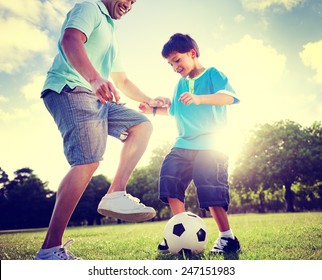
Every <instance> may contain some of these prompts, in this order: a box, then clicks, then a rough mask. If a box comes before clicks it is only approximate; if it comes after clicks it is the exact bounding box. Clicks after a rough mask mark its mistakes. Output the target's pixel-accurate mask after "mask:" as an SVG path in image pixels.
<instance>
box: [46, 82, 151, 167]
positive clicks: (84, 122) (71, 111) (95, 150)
mask: <svg viewBox="0 0 322 280" xmlns="http://www.w3.org/2000/svg"><path fill="white" fill-rule="evenodd" d="M42 98H43V100H44V103H45V106H46V108H47V110H48V111H49V112H50V114H51V115H52V117H53V118H54V120H55V122H56V124H57V126H58V129H59V131H60V133H61V135H62V137H63V143H64V153H65V156H66V158H67V160H68V162H69V164H70V165H71V166H75V165H81V164H89V163H93V162H97V161H100V160H102V159H103V154H104V152H105V149H106V141H107V136H108V135H110V136H113V137H115V138H118V139H120V140H121V141H126V138H127V135H128V134H127V130H128V129H129V128H130V127H132V126H134V125H137V124H139V123H142V122H147V121H149V120H148V119H147V117H146V116H144V115H143V114H140V113H139V112H136V111H134V110H132V109H129V108H126V107H125V106H124V105H120V104H116V103H113V102H110V103H107V104H106V105H104V104H102V103H101V102H100V101H99V100H98V98H97V97H96V95H95V94H94V93H93V92H92V91H90V90H88V89H86V88H83V87H75V88H74V89H71V88H70V87H68V86H65V87H64V88H63V90H62V91H61V93H59V94H58V93H57V92H55V91H52V90H46V91H45V92H43V93H42Z"/></svg>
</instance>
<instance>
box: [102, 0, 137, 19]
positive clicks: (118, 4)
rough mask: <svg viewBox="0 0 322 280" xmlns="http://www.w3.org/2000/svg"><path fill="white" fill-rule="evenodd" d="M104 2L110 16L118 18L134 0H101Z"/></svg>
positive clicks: (129, 8) (128, 9)
mask: <svg viewBox="0 0 322 280" xmlns="http://www.w3.org/2000/svg"><path fill="white" fill-rule="evenodd" d="M102 2H103V3H104V4H105V6H106V8H107V10H108V12H109V14H110V16H111V18H113V19H120V18H121V17H122V16H124V15H125V14H126V13H128V12H129V11H130V10H131V9H132V5H133V4H134V3H135V2H136V0H133V1H131V0H102Z"/></svg>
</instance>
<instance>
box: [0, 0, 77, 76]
mask: <svg viewBox="0 0 322 280" xmlns="http://www.w3.org/2000/svg"><path fill="white" fill-rule="evenodd" d="M70 7H71V4H70V1H69V0H68V1H67V0H55V1H44V2H43V1H39V0H15V1H6V0H0V30H1V45H0V72H6V73H14V72H15V73H16V72H18V71H19V70H20V69H21V67H22V66H24V65H25V63H27V62H28V60H30V59H32V58H33V55H35V54H40V55H42V57H43V58H46V56H48V54H49V53H50V52H51V51H52V50H53V49H55V48H56V41H57V38H56V36H57V33H58V31H59V29H60V27H61V24H62V21H63V20H64V18H65V15H66V13H67V11H68V10H69V9H70ZM51 37H55V38H51Z"/></svg>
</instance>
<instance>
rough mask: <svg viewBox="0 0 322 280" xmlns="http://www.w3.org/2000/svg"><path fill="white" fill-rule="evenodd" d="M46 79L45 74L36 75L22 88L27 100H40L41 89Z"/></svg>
mask: <svg viewBox="0 0 322 280" xmlns="http://www.w3.org/2000/svg"><path fill="white" fill-rule="evenodd" d="M44 81H45V76H44V75H36V76H33V77H32V78H31V81H30V83H28V84H26V85H24V86H23V87H22V88H21V92H22V94H23V95H24V96H25V98H26V99H27V100H39V97H40V91H41V89H42V86H43V84H44Z"/></svg>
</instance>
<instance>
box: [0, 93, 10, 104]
mask: <svg viewBox="0 0 322 280" xmlns="http://www.w3.org/2000/svg"><path fill="white" fill-rule="evenodd" d="M8 101H9V99H8V98H7V97H5V96H2V95H0V103H5V102H8Z"/></svg>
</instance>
